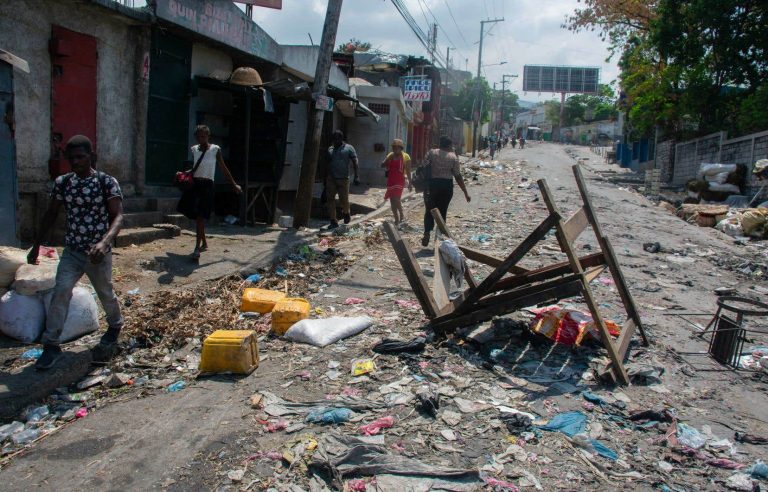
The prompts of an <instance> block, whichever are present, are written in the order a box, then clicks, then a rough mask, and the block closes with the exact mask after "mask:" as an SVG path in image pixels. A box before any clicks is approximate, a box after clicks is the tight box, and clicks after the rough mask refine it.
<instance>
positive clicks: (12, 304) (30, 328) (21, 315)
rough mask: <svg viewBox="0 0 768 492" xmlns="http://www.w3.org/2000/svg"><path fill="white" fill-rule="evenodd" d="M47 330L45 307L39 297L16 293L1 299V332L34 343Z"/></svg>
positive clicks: (8, 293) (7, 294) (10, 293)
mask: <svg viewBox="0 0 768 492" xmlns="http://www.w3.org/2000/svg"><path fill="white" fill-rule="evenodd" d="M44 329H45V305H44V304H43V300H42V299H40V297H38V296H36V295H35V296H23V295H21V294H19V293H17V292H15V291H9V292H7V293H6V294H5V295H4V296H3V297H2V298H0V331H2V332H3V333H4V334H5V335H7V336H9V337H11V338H13V339H16V340H19V341H20V342H24V343H33V342H34V341H35V340H37V339H38V338H40V335H41V334H42V333H43V330H44Z"/></svg>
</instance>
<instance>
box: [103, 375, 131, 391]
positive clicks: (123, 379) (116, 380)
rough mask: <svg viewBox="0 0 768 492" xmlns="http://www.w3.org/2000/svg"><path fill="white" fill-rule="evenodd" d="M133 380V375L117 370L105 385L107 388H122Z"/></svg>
mask: <svg viewBox="0 0 768 492" xmlns="http://www.w3.org/2000/svg"><path fill="white" fill-rule="evenodd" d="M130 380H131V376H129V375H128V374H125V373H124V372H117V373H115V374H113V375H112V376H111V377H110V378H109V379H107V380H106V381H104V386H106V387H107V388H120V387H122V386H125V385H126V384H128V382H129V381H130Z"/></svg>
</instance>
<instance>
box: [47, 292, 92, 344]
mask: <svg viewBox="0 0 768 492" xmlns="http://www.w3.org/2000/svg"><path fill="white" fill-rule="evenodd" d="M51 299H53V292H49V293H48V294H46V295H45V312H46V313H48V310H49V309H50V307H51ZM98 329H99V307H98V306H97V305H96V300H95V299H94V298H93V295H92V294H91V291H90V290H89V289H86V288H85V287H79V286H78V287H75V288H74V289H72V300H71V301H70V302H69V312H68V313H67V320H66V321H65V322H64V329H62V330H61V337H59V341H60V342H70V341H72V340H74V339H76V338H80V337H81V336H83V335H86V334H88V333H93V332H94V331H96V330H98Z"/></svg>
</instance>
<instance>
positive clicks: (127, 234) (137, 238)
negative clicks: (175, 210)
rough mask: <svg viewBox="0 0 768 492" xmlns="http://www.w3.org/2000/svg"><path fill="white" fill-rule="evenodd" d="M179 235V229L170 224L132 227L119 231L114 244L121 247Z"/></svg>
mask: <svg viewBox="0 0 768 492" xmlns="http://www.w3.org/2000/svg"><path fill="white" fill-rule="evenodd" d="M180 235H181V229H179V228H178V227H175V226H172V225H170V224H168V225H167V226H165V227H134V228H130V229H123V230H122V231H120V234H118V236H117V240H116V241H115V245H116V246H117V247H118V248H123V247H126V246H130V245H132V244H146V243H151V242H152V241H157V240H158V239H172V238H174V237H177V236H180Z"/></svg>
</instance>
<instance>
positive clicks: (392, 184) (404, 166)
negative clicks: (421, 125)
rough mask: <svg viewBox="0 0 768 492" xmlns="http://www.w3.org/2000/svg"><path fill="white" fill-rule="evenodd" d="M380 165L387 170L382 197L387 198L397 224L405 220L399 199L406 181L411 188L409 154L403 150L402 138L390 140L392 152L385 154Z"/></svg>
mask: <svg viewBox="0 0 768 492" xmlns="http://www.w3.org/2000/svg"><path fill="white" fill-rule="evenodd" d="M381 167H383V168H384V169H386V170H387V171H386V172H387V192H386V193H385V194H384V199H385V200H387V199H389V204H390V206H391V207H392V215H394V216H395V225H396V226H398V225H400V224H402V223H404V222H405V212H404V211H403V203H402V202H401V201H400V199H401V197H402V196H403V190H404V189H405V185H406V183H407V184H408V189H409V190H410V189H413V185H412V184H411V156H409V155H408V153H407V152H405V145H404V144H403V141H402V140H400V139H398V138H396V139H394V140H393V141H392V152H390V153H389V154H387V157H386V159H384V162H382V163H381Z"/></svg>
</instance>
